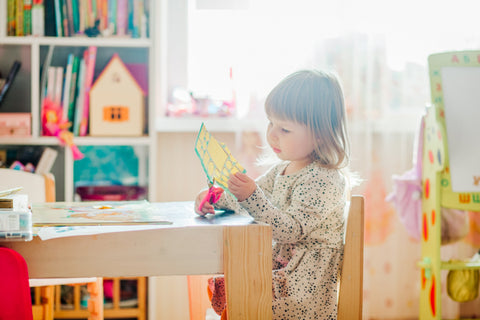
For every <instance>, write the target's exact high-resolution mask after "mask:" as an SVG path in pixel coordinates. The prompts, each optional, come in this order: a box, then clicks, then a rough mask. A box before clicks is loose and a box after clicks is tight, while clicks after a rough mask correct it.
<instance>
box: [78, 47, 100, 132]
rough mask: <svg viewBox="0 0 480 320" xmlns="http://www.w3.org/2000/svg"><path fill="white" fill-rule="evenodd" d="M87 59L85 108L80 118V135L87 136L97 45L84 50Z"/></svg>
mask: <svg viewBox="0 0 480 320" xmlns="http://www.w3.org/2000/svg"><path fill="white" fill-rule="evenodd" d="M83 57H84V60H85V87H84V98H83V99H84V100H83V110H82V118H81V120H80V129H79V135H80V136H86V135H87V131H88V117H89V114H88V112H89V105H90V99H89V94H90V89H91V88H92V84H93V76H94V73H95V62H96V59H97V47H95V46H90V47H88V48H87V49H86V50H85V52H84V55H83Z"/></svg>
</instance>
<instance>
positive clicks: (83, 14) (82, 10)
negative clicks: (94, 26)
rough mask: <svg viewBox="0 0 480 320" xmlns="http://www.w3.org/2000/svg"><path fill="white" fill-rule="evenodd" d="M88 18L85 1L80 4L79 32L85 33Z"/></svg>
mask: <svg viewBox="0 0 480 320" xmlns="http://www.w3.org/2000/svg"><path fill="white" fill-rule="evenodd" d="M86 17H87V4H86V3H85V1H82V0H81V1H79V2H78V32H79V33H84V32H85V28H86V27H85V25H86V24H85V21H86V19H87V18H86Z"/></svg>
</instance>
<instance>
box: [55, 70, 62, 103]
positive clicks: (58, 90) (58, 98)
mask: <svg viewBox="0 0 480 320" xmlns="http://www.w3.org/2000/svg"><path fill="white" fill-rule="evenodd" d="M62 90H63V67H55V87H54V91H53V102H54V103H55V105H56V106H61V105H62Z"/></svg>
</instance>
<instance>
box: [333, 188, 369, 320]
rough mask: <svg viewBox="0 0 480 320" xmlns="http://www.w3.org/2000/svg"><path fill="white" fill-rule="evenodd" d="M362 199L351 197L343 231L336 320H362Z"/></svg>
mask: <svg viewBox="0 0 480 320" xmlns="http://www.w3.org/2000/svg"><path fill="white" fill-rule="evenodd" d="M364 202H365V200H364V198H363V197H362V196H352V198H351V201H350V208H349V210H348V217H347V225H346V229H345V246H344V251H343V265H342V271H341V276H340V289H339V293H338V315H337V320H357V319H362V309H363V308H362V303H363V235H364V216H365V212H364Z"/></svg>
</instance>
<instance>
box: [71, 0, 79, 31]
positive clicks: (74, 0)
mask: <svg viewBox="0 0 480 320" xmlns="http://www.w3.org/2000/svg"><path fill="white" fill-rule="evenodd" d="M71 2H72V20H73V34H76V33H78V32H79V31H80V19H79V11H78V1H77V0H72V1H71Z"/></svg>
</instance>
